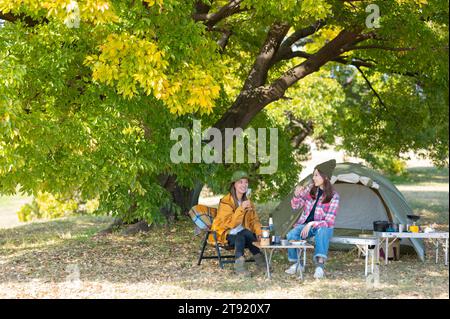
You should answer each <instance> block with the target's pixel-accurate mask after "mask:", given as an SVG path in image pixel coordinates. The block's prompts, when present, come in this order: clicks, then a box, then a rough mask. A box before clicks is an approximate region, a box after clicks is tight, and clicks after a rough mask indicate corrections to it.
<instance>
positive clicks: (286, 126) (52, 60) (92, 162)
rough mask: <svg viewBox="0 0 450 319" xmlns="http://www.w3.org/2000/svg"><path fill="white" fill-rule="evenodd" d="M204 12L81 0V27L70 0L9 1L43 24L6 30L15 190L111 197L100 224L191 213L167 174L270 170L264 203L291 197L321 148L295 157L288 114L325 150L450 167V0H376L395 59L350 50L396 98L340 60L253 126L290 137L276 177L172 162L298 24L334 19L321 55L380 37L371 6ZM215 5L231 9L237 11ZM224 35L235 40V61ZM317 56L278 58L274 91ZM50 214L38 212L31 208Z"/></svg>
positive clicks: (2, 185)
mask: <svg viewBox="0 0 450 319" xmlns="http://www.w3.org/2000/svg"><path fill="white" fill-rule="evenodd" d="M195 3H196V1H194V0H189V1H177V0H157V1H132V0H126V1H107V0H98V1H84V0H80V1H78V5H79V10H80V19H81V20H80V25H79V28H71V27H68V24H67V21H66V19H67V12H66V9H67V6H68V4H69V1H65V0H61V1H60V0H58V1H38V0H27V1H19V0H14V1H9V0H8V1H6V0H0V12H1V13H2V14H8V13H11V14H15V15H18V16H20V15H23V16H27V17H30V18H32V19H35V20H36V21H37V22H38V23H37V24H36V25H35V26H30V25H27V21H26V20H25V21H20V20H17V21H15V22H5V23H4V24H2V25H0V74H1V75H2V76H1V77H0V193H5V194H12V193H15V192H16V186H17V185H19V184H20V185H21V191H23V192H25V193H27V194H32V195H35V196H37V195H38V194H46V193H49V194H53V196H55V198H59V199H61V198H71V196H73V194H77V196H78V200H79V201H80V202H86V201H89V200H91V199H97V198H98V200H99V207H98V209H96V210H95V213H98V214H109V215H113V216H119V217H122V218H123V219H124V220H125V221H133V220H135V219H146V220H147V221H148V222H149V223H150V222H154V221H155V222H163V221H164V216H163V215H162V214H161V207H166V208H170V209H172V210H174V211H179V212H180V207H177V206H176V205H175V204H174V203H173V198H172V195H171V194H170V192H169V191H168V189H167V187H164V183H163V181H162V178H163V177H164V176H167V175H169V176H176V183H177V184H179V185H181V186H184V187H186V188H193V187H194V186H195V183H196V182H197V181H200V182H203V183H206V184H208V185H210V186H211V187H212V188H213V189H214V190H215V191H224V190H227V188H228V185H227V184H228V179H229V176H230V174H231V172H232V171H233V170H234V169H236V168H242V169H246V170H248V171H250V172H252V173H253V175H254V176H255V179H254V184H253V186H252V187H253V189H254V190H255V193H254V196H255V199H258V200H269V199H275V198H277V197H278V198H279V197H280V196H283V195H284V194H286V193H288V192H289V191H290V189H291V187H292V186H293V185H294V183H295V181H296V179H297V176H298V174H299V172H300V171H301V169H302V167H301V166H300V165H299V164H298V160H300V159H303V158H304V156H305V154H306V153H307V152H308V145H306V144H301V145H300V146H299V147H298V148H297V149H295V150H294V149H293V147H292V145H291V141H292V138H293V137H295V134H297V132H294V131H293V130H292V128H291V126H290V125H291V124H292V123H289V120H288V119H287V118H286V115H285V112H286V111H289V112H292V114H293V115H294V116H295V117H296V118H299V119H302V120H303V121H310V122H311V123H312V124H313V128H314V130H313V132H312V134H311V137H312V138H313V139H314V140H315V141H318V142H320V143H328V144H336V143H337V142H336V141H337V138H340V140H342V143H341V144H340V147H342V148H343V149H345V150H346V151H348V152H350V153H351V154H352V155H356V156H359V157H361V158H364V159H366V160H368V161H369V162H370V163H372V165H373V166H374V167H378V168H382V169H385V170H388V171H390V172H397V173H398V172H401V170H402V167H401V162H399V161H398V159H399V154H401V153H403V152H406V151H410V150H412V151H416V152H418V151H420V152H423V153H424V154H425V155H426V156H427V157H429V158H432V159H433V160H434V161H435V162H436V163H438V164H441V165H445V164H448V162H447V161H448V22H447V20H448V5H447V3H446V2H445V1H441V0H429V1H425V0H417V1H413V0H397V1H381V0H380V1H373V3H375V4H378V5H379V6H380V8H381V21H380V23H381V28H379V29H377V30H376V32H377V36H378V37H379V38H381V39H383V42H382V43H383V46H386V47H388V48H394V49H393V50H390V49H388V50H386V49H376V48H367V49H357V50H351V51H349V52H346V53H344V54H343V58H345V59H346V60H347V61H352V59H357V60H359V61H362V60H363V61H367V62H372V63H373V62H374V61H375V62H376V63H375V64H376V71H375V70H374V71H371V70H370V69H367V68H364V73H365V75H366V77H367V78H368V80H369V81H370V83H371V85H372V87H373V89H374V90H375V91H376V92H377V94H378V95H379V96H380V97H381V100H382V102H380V100H379V99H378V98H377V96H376V95H375V93H374V92H373V90H372V89H371V88H370V87H369V86H368V84H367V83H366V81H365V80H364V78H363V77H362V75H361V74H360V73H359V72H358V71H357V70H356V69H355V68H354V67H351V66H346V65H343V64H342V63H335V62H330V63H328V64H327V65H326V66H325V67H322V68H321V69H320V70H319V71H318V72H315V73H313V74H311V75H309V76H308V77H306V78H304V79H302V80H301V81H299V82H298V84H296V85H295V86H293V87H291V88H289V89H288V91H287V92H286V97H288V98H289V99H282V100H279V101H277V102H275V103H272V104H270V105H268V106H267V107H266V109H265V110H264V111H262V112H260V113H259V114H258V116H256V117H255V118H254V119H253V121H252V122H251V123H250V127H253V128H269V127H275V128H278V130H279V150H278V151H279V157H278V158H279V163H278V170H277V172H276V173H275V174H272V175H258V174H257V172H258V171H257V167H256V166H255V165H254V164H232V165H228V164H226V165H225V164H210V165H208V164H203V163H201V164H174V163H172V162H171V161H170V149H171V147H172V146H173V144H174V141H171V140H170V139H169V136H170V132H171V129H173V128H177V127H184V128H187V129H188V130H189V131H191V132H192V121H193V119H201V120H202V126H203V128H204V129H205V128H207V127H208V126H211V125H213V124H214V123H216V122H217V120H219V119H220V118H221V116H222V115H223V114H224V113H225V112H226V110H227V109H229V107H230V106H231V105H232V104H233V102H234V101H235V99H236V97H237V96H238V95H239V93H240V92H241V89H242V86H243V83H244V81H245V80H246V78H247V76H248V73H249V71H250V69H251V67H252V65H253V63H254V61H255V57H256V55H257V54H258V52H259V51H260V49H261V45H262V44H263V43H264V40H265V39H266V37H267V31H268V30H269V28H270V26H271V24H272V23H273V22H275V21H276V22H280V21H282V22H287V23H289V24H290V25H291V26H292V28H291V30H290V31H289V33H288V35H290V34H292V33H293V32H294V31H295V30H298V29H301V28H304V27H307V26H309V25H310V24H311V23H313V22H315V21H317V20H318V19H323V20H325V21H326V26H325V27H323V28H322V29H320V31H318V32H316V33H315V34H313V35H311V36H309V37H308V38H307V39H306V40H305V39H304V41H302V43H300V44H299V46H298V47H297V49H300V50H304V51H305V52H306V53H309V54H313V53H315V52H317V50H319V49H320V48H321V47H322V46H323V45H324V44H325V43H328V42H329V41H330V40H332V39H333V37H335V36H336V35H337V34H338V33H339V32H340V31H341V30H343V29H344V28H348V29H350V30H361V32H364V33H370V32H373V31H374V30H373V29H367V28H366V27H365V24H364V22H365V19H366V16H367V12H365V6H366V5H367V4H366V3H365V2H364V1H356V2H352V3H349V2H344V1H341V0H320V1H310V0H303V1H294V0H286V1H275V0H274V1H266V0H264V1H262V0H245V1H243V2H242V7H241V9H243V10H244V11H242V12H240V13H239V14H236V15H232V16H230V17H227V18H226V19H224V20H222V21H220V22H219V23H218V24H217V25H216V26H215V27H214V28H217V29H216V30H210V29H208V27H207V26H205V24H204V23H202V22H201V21H195V20H194V19H193V18H192V13H193V10H194V5H195ZM205 3H210V2H209V1H205ZM211 3H212V7H211V12H216V11H217V10H218V9H219V8H221V7H222V6H223V5H225V4H226V3H228V1H226V0H217V1H212V2H211ZM223 29H225V30H228V29H230V30H232V36H231V37H230V38H229V43H228V45H227V47H226V50H225V51H220V50H219V46H218V45H217V41H218V40H219V39H220V38H221V37H222V31H221V30H223ZM362 45H365V46H376V45H379V42H377V39H369V40H367V41H366V42H363V44H362ZM446 47H447V49H445V48H446ZM395 48H397V49H398V48H412V49H408V50H397V49H395ZM303 61H304V59H303V58H294V59H290V60H285V61H284V60H283V61H280V62H278V63H276V64H275V65H274V66H273V67H272V68H271V70H270V72H269V74H268V82H270V81H273V80H274V79H276V78H278V77H279V76H280V75H282V74H283V73H284V72H286V70H288V69H289V68H292V67H294V66H296V65H298V64H300V63H302V62H303ZM269 143H270V141H269ZM55 207H57V206H55ZM40 209H41V208H40ZM40 209H39V211H40ZM59 209H61V210H62V211H64V209H62V208H59ZM37 211H38V210H37V209H36V207H34V208H33V207H29V206H27V207H25V208H23V212H22V213H21V214H22V215H23V216H33V214H37ZM46 212H47V213H48V216H53V215H55V214H58V212H57V209H56V208H54V209H49V210H48V211H46ZM47 213H46V214H47ZM23 218H33V217H23Z"/></svg>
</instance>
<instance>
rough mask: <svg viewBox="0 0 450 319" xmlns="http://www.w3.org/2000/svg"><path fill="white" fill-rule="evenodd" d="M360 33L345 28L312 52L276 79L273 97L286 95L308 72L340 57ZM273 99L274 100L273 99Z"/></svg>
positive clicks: (274, 98) (273, 84)
mask: <svg viewBox="0 0 450 319" xmlns="http://www.w3.org/2000/svg"><path fill="white" fill-rule="evenodd" d="M359 38H360V35H359V34H357V33H354V32H350V31H346V30H343V31H341V32H340V33H339V34H338V35H337V36H336V37H335V38H334V39H333V40H331V41H330V42H328V43H327V44H325V45H324V46H323V47H322V48H321V49H320V50H319V51H317V52H316V53H314V54H312V55H311V56H310V57H309V58H308V59H307V60H306V61H304V62H302V63H301V64H299V65H297V66H295V67H293V68H291V69H289V70H288V71H286V72H285V73H284V74H283V75H282V76H281V77H279V78H278V79H277V80H275V81H274V82H273V83H272V84H271V85H270V87H269V90H270V91H271V99H273V100H276V99H279V98H280V97H281V96H283V95H284V92H285V91H286V90H287V89H288V88H289V87H290V86H292V85H294V84H295V83H296V82H297V81H298V80H300V79H302V78H304V77H305V76H307V75H308V74H311V73H313V72H316V71H317V70H319V69H320V67H322V66H323V65H324V64H325V63H327V62H328V61H332V60H334V59H337V58H339V56H340V55H341V54H342V53H343V52H345V47H346V46H348V45H351V44H353V43H355V41H358V39H359ZM273 100H272V101H273Z"/></svg>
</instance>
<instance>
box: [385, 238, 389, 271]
mask: <svg viewBox="0 0 450 319" xmlns="http://www.w3.org/2000/svg"><path fill="white" fill-rule="evenodd" d="M388 260H389V238H386V249H385V251H384V263H385V264H386V265H387V264H388Z"/></svg>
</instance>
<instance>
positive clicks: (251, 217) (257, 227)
mask: <svg viewBox="0 0 450 319" xmlns="http://www.w3.org/2000/svg"><path fill="white" fill-rule="evenodd" d="M250 204H251V206H252V209H251V210H248V211H247V212H245V211H244V210H243V209H242V207H241V206H238V207H236V206H235V204H234V201H233V197H232V196H231V193H228V194H227V195H225V196H224V197H223V198H222V199H221V200H220V203H219V208H218V210H217V216H216V217H215V218H214V221H213V223H212V226H211V230H214V231H216V233H217V241H218V242H219V243H220V244H222V245H226V244H227V235H228V233H229V232H230V230H231V229H233V228H235V227H237V226H238V225H240V224H242V226H243V227H244V228H246V229H248V230H250V231H251V232H253V233H255V234H256V235H257V236H261V223H260V222H259V218H258V215H257V214H256V209H255V205H254V204H253V203H252V202H251V201H250ZM208 243H210V244H214V237H213V235H212V234H210V235H209V237H208Z"/></svg>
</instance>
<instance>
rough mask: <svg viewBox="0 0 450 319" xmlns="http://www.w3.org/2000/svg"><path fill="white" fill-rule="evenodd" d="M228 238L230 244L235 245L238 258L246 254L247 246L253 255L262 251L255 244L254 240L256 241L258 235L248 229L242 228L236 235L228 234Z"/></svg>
mask: <svg viewBox="0 0 450 319" xmlns="http://www.w3.org/2000/svg"><path fill="white" fill-rule="evenodd" d="M227 240H228V244H229V245H230V246H231V247H234V251H235V256H236V258H239V257H241V256H243V255H244V249H245V248H248V249H249V250H250V252H251V253H252V254H253V255H256V254H259V253H260V252H261V251H260V250H259V248H258V247H255V246H253V242H255V241H256V235H255V234H254V233H252V232H251V231H249V230H248V229H244V230H241V231H240V232H239V233H237V234H236V235H227Z"/></svg>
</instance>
